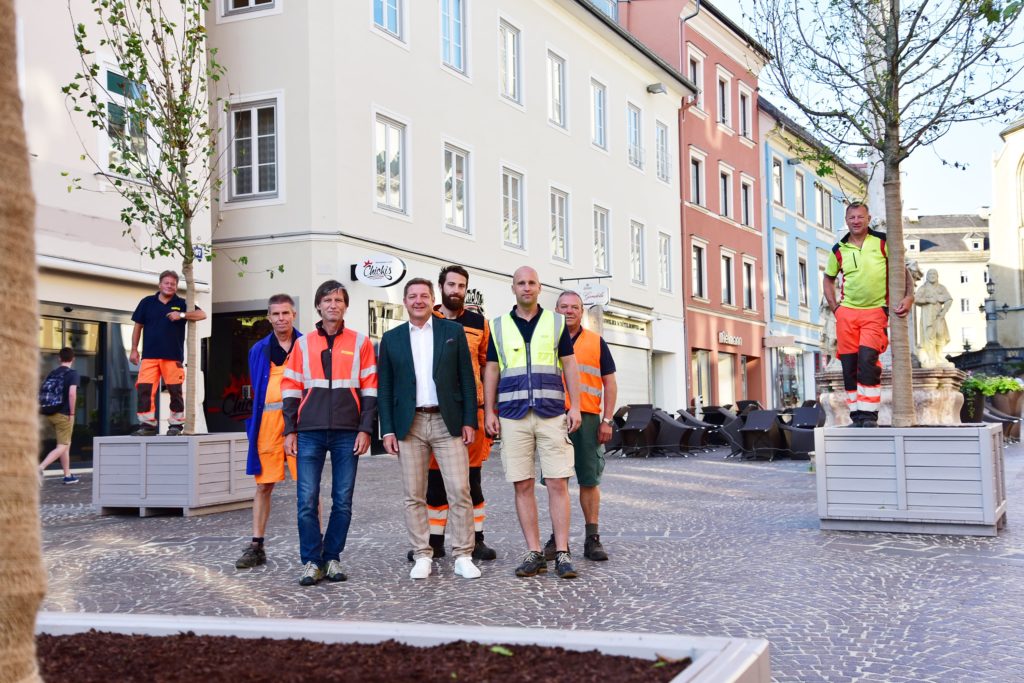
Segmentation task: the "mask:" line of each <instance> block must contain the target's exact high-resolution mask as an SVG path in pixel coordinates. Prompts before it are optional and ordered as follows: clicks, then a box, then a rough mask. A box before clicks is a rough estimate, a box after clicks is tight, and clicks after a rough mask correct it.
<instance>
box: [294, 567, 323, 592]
mask: <svg viewBox="0 0 1024 683" xmlns="http://www.w3.org/2000/svg"><path fill="white" fill-rule="evenodd" d="M322 578H324V570H323V569H321V568H320V565H318V564H317V563H316V562H307V563H306V566H304V567H303V568H302V576H300V577H299V585H300V586H313V585H316V583H317V582H319V581H320V579H322Z"/></svg>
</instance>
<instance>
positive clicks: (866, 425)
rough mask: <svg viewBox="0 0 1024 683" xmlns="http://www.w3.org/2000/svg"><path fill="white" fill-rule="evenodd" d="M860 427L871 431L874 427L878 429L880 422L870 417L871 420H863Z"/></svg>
mask: <svg viewBox="0 0 1024 683" xmlns="http://www.w3.org/2000/svg"><path fill="white" fill-rule="evenodd" d="M860 426H861V427H863V428H865V429H870V428H872V427H877V426H878V420H876V419H875V418H872V417H869V418H866V419H863V420H861V421H860Z"/></svg>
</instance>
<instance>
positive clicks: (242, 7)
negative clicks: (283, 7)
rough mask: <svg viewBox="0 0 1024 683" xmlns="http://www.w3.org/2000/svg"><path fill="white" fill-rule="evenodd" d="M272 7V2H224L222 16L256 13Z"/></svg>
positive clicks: (264, 0) (257, 0) (238, 0)
mask: <svg viewBox="0 0 1024 683" xmlns="http://www.w3.org/2000/svg"><path fill="white" fill-rule="evenodd" d="M273 7H274V0H225V2H224V16H229V15H232V14H244V13H245V12H256V11H259V10H261V9H271V8H273Z"/></svg>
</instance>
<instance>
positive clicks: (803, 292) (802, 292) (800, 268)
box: [796, 256, 811, 308]
mask: <svg viewBox="0 0 1024 683" xmlns="http://www.w3.org/2000/svg"><path fill="white" fill-rule="evenodd" d="M796 278H797V292H798V299H797V304H798V305H799V306H800V307H801V308H807V307H808V305H809V304H808V302H809V301H810V296H811V292H810V283H809V282H808V280H807V278H808V274H807V259H806V258H804V257H802V256H801V257H799V258H797V260H796Z"/></svg>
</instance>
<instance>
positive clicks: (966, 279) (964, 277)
mask: <svg viewBox="0 0 1024 683" xmlns="http://www.w3.org/2000/svg"><path fill="white" fill-rule="evenodd" d="M970 282H971V275H970V273H968V272H967V271H966V270H961V271H960V284H962V285H966V284H970Z"/></svg>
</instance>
